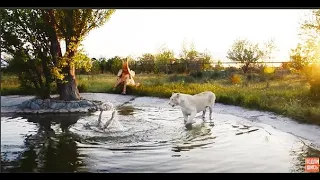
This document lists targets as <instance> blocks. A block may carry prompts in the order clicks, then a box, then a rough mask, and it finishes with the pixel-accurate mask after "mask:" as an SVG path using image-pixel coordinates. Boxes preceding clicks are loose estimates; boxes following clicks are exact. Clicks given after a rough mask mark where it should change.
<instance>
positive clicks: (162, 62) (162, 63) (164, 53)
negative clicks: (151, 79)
mask: <svg viewBox="0 0 320 180" xmlns="http://www.w3.org/2000/svg"><path fill="white" fill-rule="evenodd" d="M173 60H174V52H173V51H172V50H169V49H168V48H166V47H163V48H162V49H160V50H159V52H158V53H157V54H156V55H155V73H159V72H164V71H167V64H170V63H171V61H173ZM162 67H164V68H162Z"/></svg>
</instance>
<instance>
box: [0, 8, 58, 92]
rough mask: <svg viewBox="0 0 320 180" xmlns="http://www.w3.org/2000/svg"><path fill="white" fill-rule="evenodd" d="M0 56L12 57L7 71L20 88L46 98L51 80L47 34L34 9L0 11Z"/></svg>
mask: <svg viewBox="0 0 320 180" xmlns="http://www.w3.org/2000/svg"><path fill="white" fill-rule="evenodd" d="M0 13H1V18H0V19H1V24H2V26H1V30H0V32H1V41H2V43H1V52H4V53H6V54H8V55H9V56H11V58H10V60H9V68H8V69H9V70H10V71H11V72H13V73H15V74H17V76H18V77H19V80H20V82H21V86H22V88H30V89H34V91H35V92H36V95H38V96H39V97H41V98H48V97H49V96H50V95H49V94H50V91H51V83H52V82H53V78H52V75H51V71H52V55H51V51H50V46H49V45H48V44H49V40H48V38H49V33H48V32H47V31H46V29H48V27H47V25H46V23H45V22H44V21H43V19H42V12H41V11H40V10H34V9H13V10H9V9H1V10H0Z"/></svg>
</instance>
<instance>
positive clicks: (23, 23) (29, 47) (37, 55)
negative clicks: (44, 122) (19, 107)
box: [1, 9, 115, 100]
mask: <svg viewBox="0 0 320 180" xmlns="http://www.w3.org/2000/svg"><path fill="white" fill-rule="evenodd" d="M114 12H115V10H92V9H71V10H70V9H69V10H67V9H61V10H52V9H45V10H43V9H15V10H8V9H2V10H1V25H2V26H1V41H2V43H1V51H2V52H5V53H7V54H10V55H11V56H12V60H11V67H13V68H12V69H14V70H15V72H16V73H17V74H18V76H19V79H20V81H21V82H22V84H23V85H24V86H26V87H34V88H35V89H36V93H37V95H38V96H39V97H41V98H49V97H50V85H51V83H52V82H53V81H54V80H55V81H56V83H57V88H58V93H59V95H60V99H63V100H77V99H79V98H80V96H79V91H78V89H77V84H76V79H75V69H76V68H81V67H82V68H85V69H89V68H90V63H88V62H89V61H88V60H87V58H84V59H83V58H82V57H84V56H83V54H81V53H82V50H81V49H80V47H81V42H82V40H83V38H84V37H86V35H87V34H88V33H89V32H90V31H91V30H92V29H94V28H97V27H100V26H102V25H103V24H104V23H105V22H106V21H107V20H108V18H110V16H111V15H112V14H113V13H114ZM60 40H64V41H65V42H66V53H65V54H64V55H63V56H62V53H61V47H60ZM80 66H81V67H80Z"/></svg>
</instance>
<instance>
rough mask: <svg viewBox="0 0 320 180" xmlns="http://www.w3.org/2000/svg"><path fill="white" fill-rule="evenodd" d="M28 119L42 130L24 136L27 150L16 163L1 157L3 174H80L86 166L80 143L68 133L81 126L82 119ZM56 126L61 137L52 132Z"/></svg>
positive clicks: (34, 117)
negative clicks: (75, 124)
mask: <svg viewBox="0 0 320 180" xmlns="http://www.w3.org/2000/svg"><path fill="white" fill-rule="evenodd" d="M26 118H28V122H33V123H37V124H38V130H37V132H36V133H35V134H34V135H29V134H26V135H24V145H23V148H24V149H23V151H22V152H20V153H19V154H18V156H17V158H16V159H14V160H9V158H7V154H6V153H3V154H1V164H2V166H1V171H3V172H77V171H78V170H79V168H80V167H82V166H83V165H84V164H83V162H82V158H83V157H82V156H81V155H80V154H79V152H78V147H77V143H76V139H75V138H74V137H73V136H72V134H71V133H68V129H69V128H70V126H71V125H72V124H74V123H76V122H77V120H78V118H79V116H74V115H59V116H58V117H57V115H56V116H55V117H54V116H50V115H45V116H44V115H42V116H28V117H26ZM53 118H54V120H55V121H53ZM56 124H60V129H61V132H62V133H59V134H57V135H56V134H55V130H54V129H53V128H52V125H56ZM58 130H59V129H58Z"/></svg>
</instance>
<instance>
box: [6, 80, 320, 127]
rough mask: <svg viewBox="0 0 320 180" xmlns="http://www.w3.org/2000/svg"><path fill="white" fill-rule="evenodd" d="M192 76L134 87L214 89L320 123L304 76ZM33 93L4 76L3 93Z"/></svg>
mask: <svg viewBox="0 0 320 180" xmlns="http://www.w3.org/2000/svg"><path fill="white" fill-rule="evenodd" d="M212 77H213V76H211V78H206V77H201V78H197V77H191V76H183V75H179V76H176V75H171V76H167V75H137V77H136V78H135V80H136V81H137V82H140V83H141V84H142V85H141V86H140V87H138V88H135V89H132V93H133V94H135V95H141V96H154V97H164V98H168V97H170V96H171V93H172V92H181V93H188V94H195V93H199V92H202V91H206V90H211V91H213V92H214V93H216V95H217V102H219V103H224V104H230V105H238V106H242V107H246V108H249V109H256V110H264V111H271V112H275V113H277V114H281V115H284V116H287V117H291V118H293V119H296V120H297V121H299V122H303V123H312V124H318V125H320V101H319V100H314V98H312V97H311V96H310V95H309V86H308V83H307V82H306V80H304V79H303V78H302V77H299V76H294V75H288V76H285V77H282V78H281V79H276V80H270V81H269V86H268V87H267V82H266V81H263V82H261V81H251V82H250V83H248V84H246V85H244V84H243V83H239V84H232V83H231V81H230V78H229V77H225V78H212ZM77 79H78V84H79V90H80V92H101V93H107V92H111V87H112V86H113V85H114V83H115V76H113V75H104V74H103V75H94V76H91V75H88V76H87V75H80V76H77ZM10 94H31V92H27V91H24V90H20V89H19V83H18V81H17V78H15V77H12V76H10V77H9V76H3V77H2V84H1V95H10Z"/></svg>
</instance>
